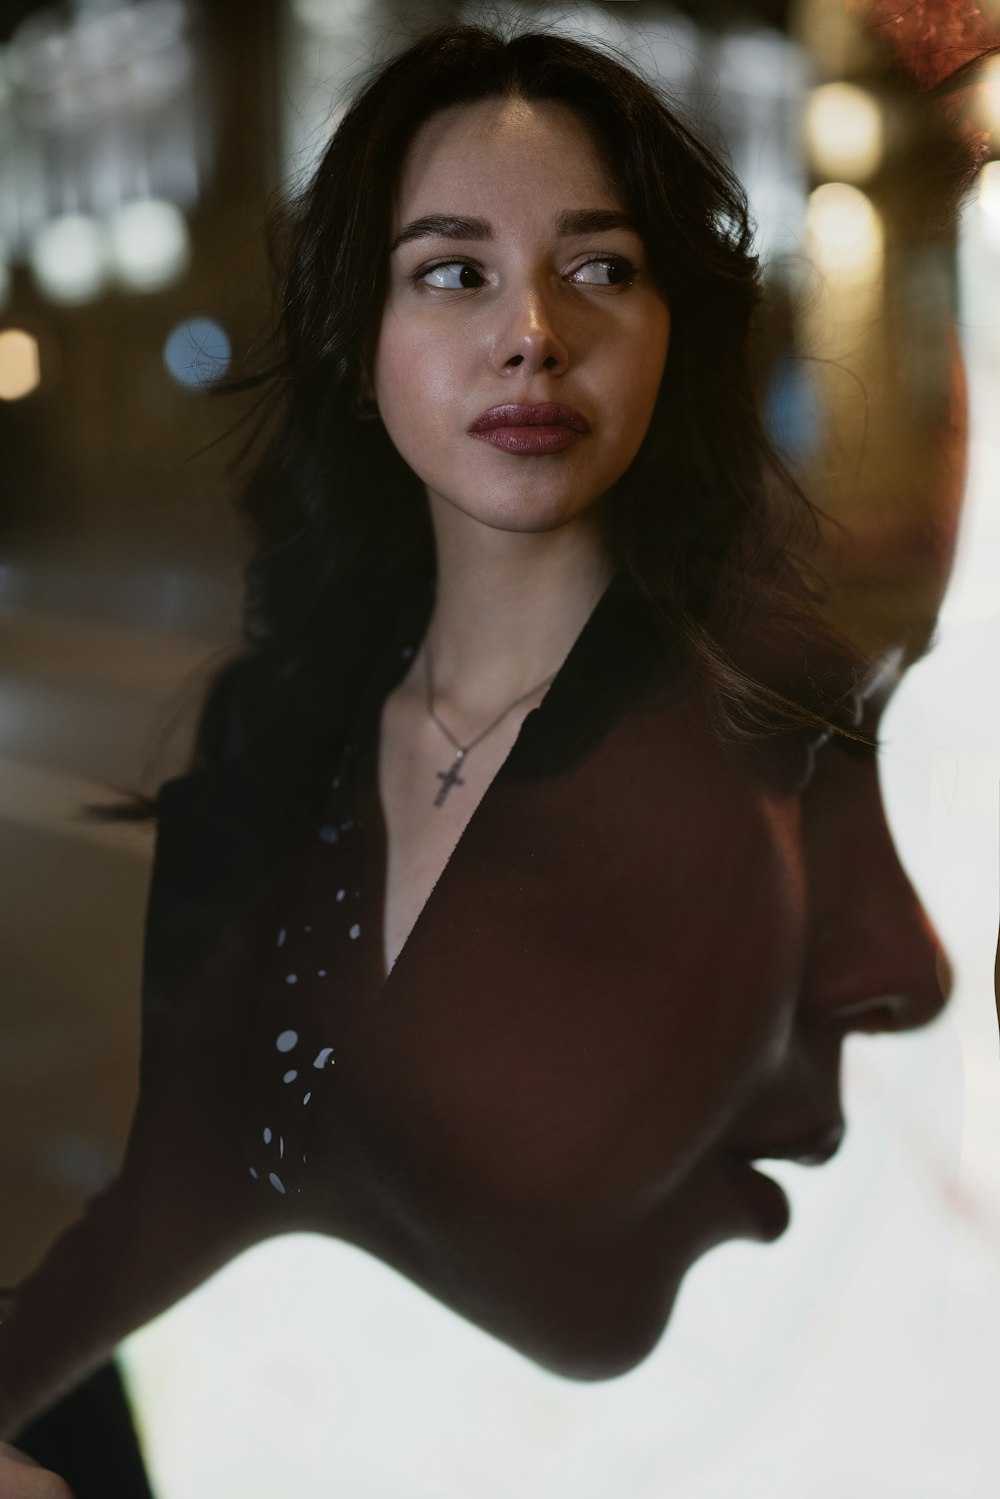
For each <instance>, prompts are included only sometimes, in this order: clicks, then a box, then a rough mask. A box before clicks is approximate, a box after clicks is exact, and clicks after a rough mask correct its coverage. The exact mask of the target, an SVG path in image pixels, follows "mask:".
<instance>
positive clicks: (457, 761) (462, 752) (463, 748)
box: [424, 640, 556, 807]
mask: <svg viewBox="0 0 1000 1499" xmlns="http://www.w3.org/2000/svg"><path fill="white" fill-rule="evenodd" d="M424 651H425V659H424V667H425V670H424V675H425V678H426V683H427V712H428V713H429V714H430V716H431V718H432V719H433V720H434V722H435V723H436V724H437V726H438V728H439V729H440V730H441V732H442V734H444V736H445V737H446V738H447V739H449V740H450V741H451V743H452V744H453V745H454V747H455V758H454V760H452V762H451V765H450V766H449V767H448V769H447V770H439V771H437V772H436V775H437V778H438V780H439V781H440V782H441V785H440V786H439V787H438V792H437V796H435V798H434V805H435V807H440V806H442V805H443V803H444V799H445V797H446V796H447V795H448V792H449V791H450V790H451V788H452V787H453V786H464V785H465V782H464V781H463V780H462V777H461V776H460V775H459V773H458V767H459V766H460V765H461V763H462V761H463V760H464V759H465V757H466V755H467V754H468V753H469V751H470V750H471V749H475V747H476V745H477V744H478V743H479V742H480V740H481V739H485V738H486V736H487V734H491V733H492V732H493V730H494V729H495V728H497V727H498V725H500V724H501V723H503V720H504V719H505V718H506V717H507V714H508V713H510V712H512V711H513V710H514V709H515V708H516V707H517V705H518V703H523V702H525V701H526V700H527V699H528V698H529V697H534V695H535V693H536V692H540V691H541V689H542V688H543V687H547V686H548V685H549V683H550V682H552V681H554V680H555V677H556V673H555V672H553V673H552V675H551V676H549V677H546V678H545V680H544V681H543V682H539V683H537V685H536V686H534V687H531V688H529V689H528V691H527V692H522V693H521V696H520V697H516V698H515V699H514V701H513V702H512V703H508V704H507V706H506V708H505V709H504V710H503V712H502V713H499V714H498V715H497V717H496V718H495V719H494V720H493V722H492V723H490V724H487V725H486V728H485V729H483V730H482V731H481V732H480V733H478V734H477V735H476V737H475V739H470V740H469V742H468V744H460V743H459V741H458V740H457V739H456V738H455V736H454V734H453V733H452V732H451V730H450V729H449V728H448V726H447V724H443V723H442V722H441V720H440V718H438V716H437V714H436V713H435V712H434V685H433V680H432V672H433V669H434V668H433V664H432V662H431V648H430V645H429V644H428V642H427V641H426V640H425V641H424Z"/></svg>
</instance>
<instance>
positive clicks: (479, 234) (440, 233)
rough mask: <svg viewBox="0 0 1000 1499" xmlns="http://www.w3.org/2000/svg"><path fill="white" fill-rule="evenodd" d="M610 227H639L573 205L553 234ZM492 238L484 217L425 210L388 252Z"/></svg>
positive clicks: (611, 213)
mask: <svg viewBox="0 0 1000 1499" xmlns="http://www.w3.org/2000/svg"><path fill="white" fill-rule="evenodd" d="M611 229H627V230H629V231H630V232H631V233H632V234H638V233H639V227H638V225H637V224H636V222H635V220H634V219H633V218H632V216H631V214H628V213H625V212H624V211H623V210H621V209H615V208H573V209H566V210H565V211H564V212H562V213H560V214H558V215H557V216H556V234H557V236H558V237H559V238H560V239H569V238H571V237H572V236H573V235H577V234H606V233H607V232H608V231H609V230H611ZM431 238H433V239H495V238H496V236H495V234H494V232H493V225H492V224H491V223H490V222H489V220H488V219H469V218H461V217H458V216H456V215H455V214H449V213H429V214H426V215H425V216H424V217H423V218H419V219H414V220H413V221H412V223H409V224H407V225H406V227H405V228H403V229H401V230H400V231H399V233H398V234H397V235H396V238H395V239H394V240H393V242H392V244H391V246H390V250H389V253H390V254H391V253H392V251H393V250H398V249H399V247H400V245H405V244H407V243H409V241H410V240H414V239H431Z"/></svg>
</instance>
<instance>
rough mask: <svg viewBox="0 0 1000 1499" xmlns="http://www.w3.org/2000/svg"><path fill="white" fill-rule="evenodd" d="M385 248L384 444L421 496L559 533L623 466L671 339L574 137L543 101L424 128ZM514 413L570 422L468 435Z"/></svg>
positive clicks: (483, 107) (379, 351) (614, 211)
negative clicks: (542, 413) (558, 409)
mask: <svg viewBox="0 0 1000 1499" xmlns="http://www.w3.org/2000/svg"><path fill="white" fill-rule="evenodd" d="M574 215H575V220H574V218H573V216H574ZM449 220H450V223H449V222H448V221H449ZM393 238H394V241H395V248H394V249H393V251H392V255H391V268H390V281H389V290H388V296H387V299H386V305H385V309H384V313H383V317H382V322H381V328H380V332H379V337H378V341H377V347H376V350H375V356H374V362H373V363H374V369H373V389H374V394H375V396H376V399H377V401H378V407H379V413H380V415H381V417H382V420H383V422H384V423H385V427H386V429H387V431H388V433H389V435H390V437H391V438H392V440H393V443H394V444H395V446H396V447H397V449H398V450H399V452H400V453H402V455H403V457H404V458H405V459H406V461H407V463H408V464H409V465H410V467H411V468H412V469H413V470H414V471H415V472H416V473H417V474H418V475H419V476H420V478H421V479H422V480H423V481H424V483H425V484H426V485H427V486H428V489H429V490H430V492H431V494H432V496H435V497H440V498H442V499H443V500H444V501H446V502H447V503H448V504H450V505H452V506H456V507H458V508H459V509H460V510H462V511H464V512H465V513H466V514H468V515H470V516H472V517H473V518H474V519H477V520H479V521H481V522H483V523H484V524H486V525H492V526H500V527H502V528H503V529H506V530H551V529H553V528H555V527H557V526H560V525H565V524H566V523H567V522H568V521H571V520H572V519H573V518H574V517H575V516H577V515H579V514H580V513H582V512H583V511H585V510H586V509H587V508H588V507H589V506H590V505H592V504H593V502H594V501H595V500H596V499H598V498H599V497H600V495H602V494H604V493H605V492H606V491H607V490H609V489H610V488H611V486H612V485H613V484H614V483H615V481H616V480H617V479H618V478H620V476H621V475H622V474H623V473H624V471H625V469H626V468H627V467H628V466H629V464H630V463H631V462H632V459H633V458H634V457H635V455H636V453H637V451H638V449H639V446H640V444H641V442H642V439H643V437H644V436H645V434H646V429H647V427H648V425H649V420H650V416H651V414H652V411H653V405H654V402H655V400H656V396H657V392H658V390H659V386H660V380H661V377H662V375H663V369H664V364H665V361H666V356H667V345H668V340H669V330H670V316H669V312H668V310H667V305H666V302H665V300H664V298H663V296H662V294H661V293H660V291H659V290H658V289H657V288H656V286H655V285H654V283H653V281H652V279H651V276H650V273H649V270H648V268H647V264H646V254H645V250H644V247H643V242H642V239H641V238H640V236H639V235H638V233H637V232H636V231H635V230H634V229H633V228H631V227H630V226H629V221H628V216H627V214H626V211H625V205H624V204H623V203H622V201H621V199H620V197H619V195H618V193H617V192H616V191H615V189H614V187H613V185H612V184H611V183H610V182H609V181H608V178H607V174H606V172H605V171H604V169H603V168H602V166H601V163H600V161H599V158H598V155H597V152H596V151H595V149H594V146H593V143H592V141H591V139H590V136H589V134H588V132H587V129H586V127H585V126H584V125H583V124H582V123H581V121H580V120H578V119H577V118H576V116H575V115H574V114H573V113H572V112H571V111H570V110H568V109H567V108H565V106H563V105H559V104H553V103H551V102H549V103H526V102H524V101H516V102H503V101H500V100H495V99H487V100H484V101H482V102H480V103H478V104H474V105H466V106H462V107H459V108H455V109H451V110H447V111H443V112H442V113H440V114H437V115H434V116H432V117H431V119H430V120H428V121H427V122H426V123H425V124H424V126H423V127H422V128H421V130H420V131H418V133H417V135H416V137H415V138H414V140H413V142H412V143H411V146H410V149H409V151H408V153H407V157H406V161H405V164H404V168H403V171H402V173H401V178H400V183H399V189H398V192H397V195H396V207H395V221H394V225H393ZM512 402H513V403H518V404H524V405H536V406H537V405H538V404H540V403H546V402H548V403H559V404H560V405H562V406H564V407H566V408H569V409H570V415H569V416H567V414H566V413H563V414H559V413H556V414H554V423H555V424H554V425H552V424H551V423H550V424H545V423H543V424H541V425H534V426H533V427H532V429H531V432H530V433H529V434H527V435H525V434H524V432H523V429H519V428H517V427H514V428H511V427H504V428H499V429H496V428H494V429H492V430H488V431H486V432H481V433H479V434H478V435H472V434H471V433H470V427H471V426H472V425H473V424H474V423H475V422H476V421H477V419H478V418H480V417H481V416H482V415H483V414H484V413H486V412H489V411H493V410H495V408H496V407H498V406H501V405H504V404H509V403H512ZM573 414H575V415H573ZM537 416H538V413H537V412H536V413H535V416H534V417H533V419H532V420H533V421H537ZM567 421H571V423H572V424H570V425H567V424H566V423H567ZM499 444H503V445H499ZM526 445H528V447H529V452H530V456H529V457H528V458H527V459H526V457H525V454H524V450H525V446H526ZM512 447H513V451H512Z"/></svg>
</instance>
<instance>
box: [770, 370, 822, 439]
mask: <svg viewBox="0 0 1000 1499" xmlns="http://www.w3.org/2000/svg"><path fill="white" fill-rule="evenodd" d="M765 412H766V418H767V426H768V430H769V432H770V435H771V440H772V442H773V443H774V445H775V447H776V448H777V449H778V450H779V452H780V453H781V455H782V457H783V458H784V459H786V461H788V462H789V463H793V464H795V463H805V462H807V461H808V460H809V459H810V458H811V457H812V456H813V455H814V454H815V453H816V452H817V451H818V449H819V446H820V443H821V442H822V439H823V433H824V415H823V404H822V401H821V399H820V394H819V391H818V390H817V389H816V384H815V380H814V379H813V376H812V374H811V372H810V371H809V370H808V368H807V367H805V365H804V364H803V362H802V361H801V360H800V359H795V358H790V357H786V358H784V359H778V360H776V361H775V363H774V365H773V366H772V369H771V375H770V379H769V381H768V386H767V392H766V397H765Z"/></svg>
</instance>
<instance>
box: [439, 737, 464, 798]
mask: <svg viewBox="0 0 1000 1499" xmlns="http://www.w3.org/2000/svg"><path fill="white" fill-rule="evenodd" d="M463 755H464V751H463V750H459V752H458V754H457V755H456V756H455V758H454V760H453V761H452V763H451V765H450V766H449V768H448V769H447V770H439V771H438V772H437V778H438V780H439V781H440V782H441V785H440V786H439V787H438V794H437V796H436V797H435V798H434V805H435V807H440V806H441V804H442V803H443V802H444V799H445V797H446V796H447V795H448V792H449V791H450V790H451V788H452V787H453V786H464V785H465V782H464V781H463V780H462V777H461V776H460V775H459V773H458V767H459V765H461V763H462V758H463Z"/></svg>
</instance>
